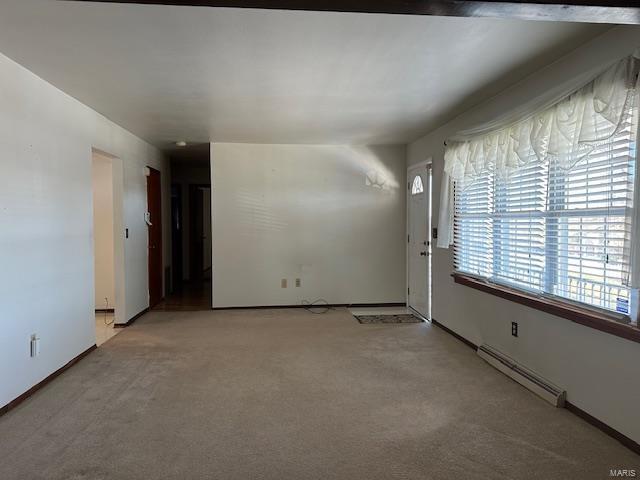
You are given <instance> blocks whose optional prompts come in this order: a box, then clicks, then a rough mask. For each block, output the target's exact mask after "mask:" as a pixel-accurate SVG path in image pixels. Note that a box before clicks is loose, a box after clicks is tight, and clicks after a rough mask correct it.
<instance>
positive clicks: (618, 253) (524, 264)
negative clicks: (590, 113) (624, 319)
mask: <svg viewBox="0 0 640 480" xmlns="http://www.w3.org/2000/svg"><path fill="white" fill-rule="evenodd" d="M625 109H626V112H625V114H624V115H623V121H622V122H621V124H620V125H619V126H618V128H617V129H616V131H615V133H614V134H613V135H612V136H610V137H609V138H607V139H606V140H604V141H601V142H598V143H597V144H596V145H594V146H593V149H592V150H591V151H590V152H588V154H586V155H584V157H583V158H582V159H580V160H579V161H578V162H576V163H575V165H573V166H571V168H566V163H564V162H562V161H561V160H562V159H559V158H558V157H556V156H552V155H548V156H546V157H542V156H540V155H537V154H536V152H535V151H534V149H533V148H530V151H529V152H524V157H525V158H526V162H524V165H523V166H522V167H521V168H518V169H515V170H514V171H513V172H512V173H510V174H509V175H506V176H505V175H502V176H501V175H498V174H497V173H496V168H494V165H492V162H495V161H496V159H495V158H492V157H491V156H488V157H487V158H486V162H488V164H487V165H484V169H483V170H482V171H481V172H480V173H479V174H477V175H472V176H466V177H463V178H461V179H460V180H458V181H456V182H455V191H454V230H453V244H454V263H455V269H456V271H459V272H462V273H467V274H471V275H473V276H477V277H481V278H485V279H488V280H490V281H493V282H496V283H500V284H505V285H508V286H512V287H516V288H520V289H524V290H527V291H531V292H534V293H537V294H543V295H553V296H556V297H561V298H564V299H567V300H570V301H575V302H580V303H584V304H587V305H590V306H594V307H598V308H602V309H606V310H610V311H616V312H618V313H621V314H628V313H629V288H628V287H627V284H628V282H627V280H628V275H629V271H630V249H631V247H630V237H631V228H632V227H631V223H632V220H631V212H632V207H633V185H634V172H635V161H636V138H635V136H636V132H637V128H638V111H637V110H638V108H637V103H636V102H630V103H629V104H628V105H627V106H626V107H625ZM595 128H596V130H597V129H602V130H605V129H610V128H611V124H610V122H609V121H608V120H607V119H606V118H605V117H604V116H603V117H599V118H597V120H596V121H595Z"/></svg>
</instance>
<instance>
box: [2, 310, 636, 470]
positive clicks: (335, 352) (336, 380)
mask: <svg viewBox="0 0 640 480" xmlns="http://www.w3.org/2000/svg"><path fill="white" fill-rule="evenodd" d="M633 467H635V468H639V467H640V457H638V456H637V455H635V454H634V453H632V452H631V451H629V450H627V449H626V448H624V447H623V446H621V445H620V444H618V443H617V442H616V441H615V440H613V439H611V438H609V437H607V436H606V435H604V434H603V433H601V432H600V431H598V430H596V429H595V428H593V427H591V426H590V425H588V424H587V423H585V422H583V421H582V420H580V419H579V418H577V417H575V416H574V415H572V414H571V413H569V412H567V411H566V410H558V409H554V408H552V407H550V406H549V405H548V404H546V403H544V402H543V401H542V400H540V399H538V398H537V397H535V396H534V395H532V394H531V393H529V392H528V391H527V390H525V389H523V388H522V387H520V386H519V385H517V384H516V383H514V382H513V381H511V380H509V379H508V378H506V377H505V376H503V375H502V374H500V373H499V372H497V371H495V370H493V369H492V368H491V367H489V366H488V365H487V364H485V363H484V362H483V361H482V360H480V359H479V358H478V357H477V356H476V355H475V352H473V351H472V350H471V349H470V348H468V347H467V346H465V345H464V344H462V343H461V342H459V341H458V340H455V339H454V338H452V337H451V336H450V335H448V334H446V333H445V332H443V331H442V330H439V329H438V328H437V327H431V326H430V325H428V324H424V323H422V324H407V325H360V324H359V323H358V322H357V321H356V320H355V319H354V318H353V317H352V316H351V315H350V314H349V313H348V312H347V311H346V310H336V311H330V312H329V313H327V314H325V315H313V314H310V313H307V312H305V311H303V310H272V311H266V310H249V311H227V312H215V313H214V312H174V313H169V312H153V313H150V314H148V315H145V316H144V317H143V318H141V319H140V320H139V321H138V322H137V323H136V324H134V325H133V326H131V327H129V328H127V329H126V330H125V331H123V332H122V333H121V334H119V335H118V336H116V337H114V338H113V339H111V340H109V341H108V342H107V343H105V344H104V345H103V346H102V347H100V348H99V349H98V350H96V351H95V352H93V353H91V354H90V355H89V356H87V357H86V358H85V359H84V360H82V361H81V362H80V363H79V364H77V365H76V366H74V367H73V368H72V369H70V370H69V371H68V372H66V373H65V374H63V375H62V376H60V377H59V378H58V379H56V380H55V381H53V382H52V383H51V384H49V385H48V386H47V387H46V388H44V389H43V390H41V391H40V392H38V393H37V394H36V395H35V396H34V397H32V398H31V399H29V400H28V401H27V402H25V403H23V404H22V405H21V406H20V407H18V408H17V409H15V410H13V411H11V412H9V413H8V414H7V415H5V416H3V417H0V479H2V480H13V479H19V480H30V479H46V480H56V479H65V480H67V479H73V480H80V479H83V480H85V479H113V480H124V479H145V480H146V479H149V480H159V479H180V480H190V479H220V480H233V479H238V480H246V479H273V480H282V479H292V480H312V479H318V480H330V479H345V480H358V479H363V480H375V479H395V478H398V479H447V480H454V479H455V480H461V479H505V478H512V479H534V478H535V479H544V480H550V479H563V480H566V479H580V480H584V479H590V478H594V479H605V478H609V477H608V475H609V469H610V468H633Z"/></svg>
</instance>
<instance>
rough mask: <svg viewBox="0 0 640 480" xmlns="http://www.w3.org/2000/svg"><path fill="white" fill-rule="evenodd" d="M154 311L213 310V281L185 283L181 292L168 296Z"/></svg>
mask: <svg viewBox="0 0 640 480" xmlns="http://www.w3.org/2000/svg"><path fill="white" fill-rule="evenodd" d="M152 310H155V311H164V312H193V311H200V310H205V311H206V310H211V280H210V279H208V280H207V279H205V280H202V281H192V282H184V284H182V285H181V288H180V290H177V291H176V292H174V293H172V294H170V295H168V296H166V297H165V298H164V300H162V301H160V303H158V304H157V305H155V306H154V307H153V308H152Z"/></svg>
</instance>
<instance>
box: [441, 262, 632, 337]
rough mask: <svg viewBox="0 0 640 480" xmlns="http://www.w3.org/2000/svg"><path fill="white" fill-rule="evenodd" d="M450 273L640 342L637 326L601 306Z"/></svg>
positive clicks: (467, 283)
mask: <svg viewBox="0 0 640 480" xmlns="http://www.w3.org/2000/svg"><path fill="white" fill-rule="evenodd" d="M451 276H452V277H453V280H454V282H455V283H456V284H459V285H463V286H466V287H470V288H473V289H475V290H479V291H481V292H485V293H489V294H491V295H494V296H496V297H500V298H503V299H505V300H509V301H512V302H515V303H518V304H521V305H524V306H527V307H530V308H533V309H535V310H539V311H542V312H545V313H548V314H551V315H555V316H557V317H560V318H564V319H567V320H570V321H572V322H574V323H578V324H580V325H584V326H586V327H589V328H593V329H595V330H599V331H601V332H605V333H609V334H611V335H614V336H616V337H620V338H624V339H627V340H630V341H632V342H637V343H640V328H638V327H636V326H635V325H632V324H631V323H624V322H623V321H621V320H620V319H619V318H617V316H616V315H615V313H614V312H609V311H605V310H602V311H599V310H600V309H597V308H593V309H591V308H586V307H584V306H582V305H578V304H574V303H572V302H571V301H569V300H565V299H563V298H562V297H556V298H558V299H556V298H553V299H552V298H549V297H540V296H536V295H533V294H530V293H527V292H526V291H524V290H517V289H515V288H510V287H507V286H503V285H499V284H496V283H493V282H490V281H488V280H480V279H478V278H475V277H473V276H470V275H467V274H464V273H461V272H454V273H452V274H451ZM610 313H611V314H610Z"/></svg>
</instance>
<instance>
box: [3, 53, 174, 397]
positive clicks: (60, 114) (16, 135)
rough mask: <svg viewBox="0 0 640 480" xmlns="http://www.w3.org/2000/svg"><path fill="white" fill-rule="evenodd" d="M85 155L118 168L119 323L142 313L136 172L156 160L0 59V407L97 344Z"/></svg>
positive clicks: (142, 187)
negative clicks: (35, 340)
mask: <svg viewBox="0 0 640 480" xmlns="http://www.w3.org/2000/svg"><path fill="white" fill-rule="evenodd" d="M92 147H95V148H97V149H100V150H102V151H104V152H108V153H110V154H113V155H115V156H117V157H119V158H120V159H121V160H122V162H121V165H122V166H121V167H119V168H121V169H122V171H121V172H119V176H120V178H122V185H120V186H118V187H117V189H116V190H119V191H120V194H121V196H122V198H123V202H122V217H123V223H124V224H123V225H122V226H117V227H118V228H122V230H123V228H124V227H126V228H129V232H130V235H129V239H127V240H125V241H124V257H125V258H124V262H123V269H124V272H123V275H122V276H123V277H124V279H125V282H124V283H125V284H124V286H123V287H122V291H123V296H124V299H123V315H124V317H123V318H124V320H126V319H128V318H131V317H132V316H133V315H135V314H137V313H138V312H140V311H141V310H143V309H144V308H146V307H147V306H148V285H147V284H148V278H147V227H146V225H145V223H144V212H145V210H146V178H145V176H144V174H143V167H144V166H145V165H150V166H153V167H154V168H157V169H160V170H163V169H164V165H165V162H164V160H163V157H162V156H161V154H160V152H159V151H158V150H157V149H155V148H154V147H152V146H150V145H149V144H147V143H145V142H143V141H142V140H140V139H138V138H137V137H135V136H133V135H132V134H130V133H129V132H127V131H125V130H123V129H122V128H120V127H118V126H117V125H115V124H114V123H112V122H110V121H109V120H107V119H106V118H104V117H102V116H101V115H99V114H98V113H96V112H95V111H93V110H91V109H90V108H88V107H86V106H85V105H83V104H81V103H79V102H78V101H76V100H74V99H73V98H71V97H69V96H68V95H66V94H64V93H63V92H61V91H60V90H58V89H56V88H55V87H53V86H52V85H50V84H48V83H47V82H45V81H43V80H42V79H40V78H38V77H37V76H35V75H34V74H32V73H31V72H29V71H28V70H26V69H25V68H23V67H21V66H20V65H18V64H16V63H15V62H13V61H11V60H10V59H8V58H7V57H5V56H3V55H0V225H2V227H1V228H0V263H1V265H2V275H1V276H0V332H2V333H1V335H0V406H2V405H5V404H7V403H8V402H10V401H11V400H13V399H14V398H16V397H17V396H19V395H20V394H22V393H23V392H25V391H26V390H28V389H29V388H30V387H32V386H33V385H35V384H36V383H38V382H39V381H41V380H42V379H44V378H45V377H47V376H48V375H49V374H51V373H52V372H53V371H55V370H56V369H58V368H60V367H62V366H63V365H64V364H65V363H67V362H68V361H69V360H71V359H72V358H74V357H75V356H76V355H78V354H79V353H81V352H82V351H84V350H86V349H87V348H89V347H90V346H91V345H93V344H94V343H95V320H94V262H93V248H94V247H93V221H92V218H93V211H92V204H93V201H92V186H91V163H92V162H91V157H92V150H91V149H92ZM167 180H168V179H167ZM167 185H168V184H167ZM166 198H167V199H168V198H169V197H168V196H166ZM164 203H165V208H166V207H167V204H168V201H166V202H164ZM165 211H166V213H167V215H165V218H166V219H167V220H166V221H165V224H166V225H167V226H168V225H169V221H168V212H169V210H168V208H166V210H165ZM122 230H120V232H121V234H123V231H122ZM164 248H165V261H167V262H168V258H169V255H168V253H169V252H170V245H168V242H166V241H165V242H164ZM32 333H37V334H38V335H39V336H40V338H41V354H40V356H39V357H36V358H30V357H29V336H30V335H31V334H32Z"/></svg>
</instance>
